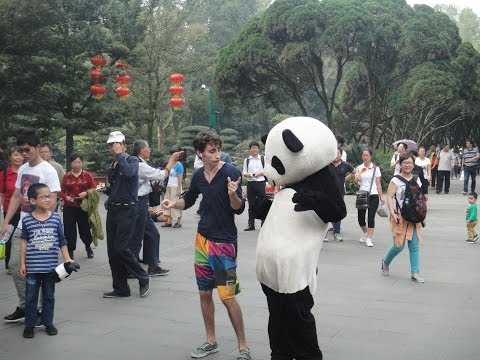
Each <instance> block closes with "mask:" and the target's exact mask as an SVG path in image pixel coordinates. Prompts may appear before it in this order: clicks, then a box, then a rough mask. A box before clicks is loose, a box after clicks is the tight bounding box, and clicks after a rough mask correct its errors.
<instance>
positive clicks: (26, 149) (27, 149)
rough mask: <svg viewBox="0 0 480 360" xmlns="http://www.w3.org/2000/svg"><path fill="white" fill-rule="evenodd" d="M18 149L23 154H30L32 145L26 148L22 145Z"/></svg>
mask: <svg viewBox="0 0 480 360" xmlns="http://www.w3.org/2000/svg"><path fill="white" fill-rule="evenodd" d="M18 149H19V150H20V153H21V154H24V153H26V154H28V153H29V152H30V150H32V148H31V147H24V148H22V147H21V148H18Z"/></svg>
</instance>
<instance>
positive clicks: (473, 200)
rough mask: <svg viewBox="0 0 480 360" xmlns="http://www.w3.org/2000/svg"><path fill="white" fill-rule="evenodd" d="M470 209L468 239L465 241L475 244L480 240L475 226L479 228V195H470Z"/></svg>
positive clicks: (468, 211) (468, 212)
mask: <svg viewBox="0 0 480 360" xmlns="http://www.w3.org/2000/svg"><path fill="white" fill-rule="evenodd" d="M468 204H469V205H468V207H467V216H466V219H467V233H468V239H467V240H465V242H466V243H467V244H473V243H474V242H476V241H477V240H478V235H477V233H476V232H475V226H477V193H476V192H471V193H470V194H469V195H468Z"/></svg>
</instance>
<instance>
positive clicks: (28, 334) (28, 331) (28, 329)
mask: <svg viewBox="0 0 480 360" xmlns="http://www.w3.org/2000/svg"><path fill="white" fill-rule="evenodd" d="M34 336H35V331H34V330H33V327H26V328H25V329H24V330H23V337H24V338H26V339H31V338H33V337H34Z"/></svg>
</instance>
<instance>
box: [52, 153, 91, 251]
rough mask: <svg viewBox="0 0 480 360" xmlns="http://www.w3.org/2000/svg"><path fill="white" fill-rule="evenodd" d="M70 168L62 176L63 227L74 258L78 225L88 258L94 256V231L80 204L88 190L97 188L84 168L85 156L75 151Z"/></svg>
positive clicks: (71, 157)
mask: <svg viewBox="0 0 480 360" xmlns="http://www.w3.org/2000/svg"><path fill="white" fill-rule="evenodd" d="M69 161H70V167H71V169H72V170H70V171H69V172H68V173H66V174H65V176H64V177H63V178H62V192H61V194H60V195H61V197H62V199H63V228H64V232H65V238H66V239H67V243H68V244H67V246H68V252H69V254H70V258H72V259H73V252H74V251H75V249H76V248H77V226H78V233H79V234H80V239H82V241H83V243H84V244H85V250H86V252H87V256H88V258H93V250H92V248H91V244H92V233H91V228H90V224H89V222H88V213H87V212H86V211H84V210H83V209H82V208H81V207H80V205H81V203H82V199H84V198H86V197H87V196H88V194H87V190H89V189H95V183H94V181H93V177H92V175H91V174H90V173H89V172H87V171H85V170H83V157H82V156H81V155H79V154H76V153H73V154H72V155H70V158H69Z"/></svg>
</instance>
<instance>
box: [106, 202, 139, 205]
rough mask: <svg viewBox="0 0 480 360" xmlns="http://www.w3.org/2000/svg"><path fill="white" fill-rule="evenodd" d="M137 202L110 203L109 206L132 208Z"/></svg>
mask: <svg viewBox="0 0 480 360" xmlns="http://www.w3.org/2000/svg"><path fill="white" fill-rule="evenodd" d="M136 203H137V202H136V201H130V202H128V201H126V202H108V203H107V205H108V206H131V205H135V204H136Z"/></svg>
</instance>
